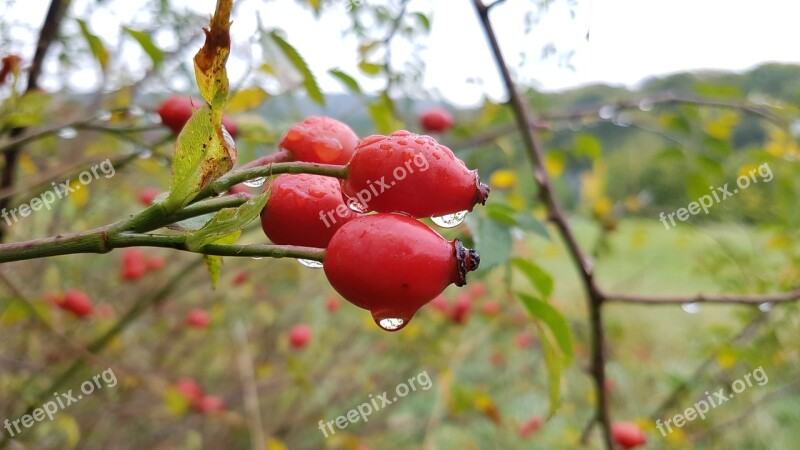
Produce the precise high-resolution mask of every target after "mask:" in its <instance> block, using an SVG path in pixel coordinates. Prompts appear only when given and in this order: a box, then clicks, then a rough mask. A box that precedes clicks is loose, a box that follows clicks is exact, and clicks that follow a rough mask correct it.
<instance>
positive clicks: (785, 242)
mask: <svg viewBox="0 0 800 450" xmlns="http://www.w3.org/2000/svg"><path fill="white" fill-rule="evenodd" d="M791 246H792V238H791V237H789V236H788V235H786V234H784V233H776V234H773V235H772V236H770V238H769V240H767V243H766V247H767V249H769V250H778V249H782V248H787V247H791Z"/></svg>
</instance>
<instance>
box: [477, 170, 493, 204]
mask: <svg viewBox="0 0 800 450" xmlns="http://www.w3.org/2000/svg"><path fill="white" fill-rule="evenodd" d="M475 185H476V186H477V187H478V190H477V191H476V192H475V204H478V203H480V204H481V205H485V204H486V199H488V198H489V192H490V191H491V189H490V188H489V186H488V185H486V184H485V183H481V178H480V177H479V176H478V172H477V171H476V172H475Z"/></svg>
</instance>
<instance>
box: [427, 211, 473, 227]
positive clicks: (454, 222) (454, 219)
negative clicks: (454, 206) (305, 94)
mask: <svg viewBox="0 0 800 450" xmlns="http://www.w3.org/2000/svg"><path fill="white" fill-rule="evenodd" d="M467 214H469V211H459V212H457V213H453V214H445V215H444V216H439V217H431V220H432V221H433V223H435V224H436V225H439V226H440V227H442V228H453V227H457V226H459V225H461V222H463V221H464V219H466V218H467Z"/></svg>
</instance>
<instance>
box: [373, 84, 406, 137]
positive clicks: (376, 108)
mask: <svg viewBox="0 0 800 450" xmlns="http://www.w3.org/2000/svg"><path fill="white" fill-rule="evenodd" d="M368 108H369V115H370V117H372V121H373V122H374V123H375V129H377V130H378V132H379V133H383V134H389V133H391V132H393V131H395V130H398V129H400V128H402V126H403V124H402V123H401V122H400V121H399V120H397V119H396V118H395V117H394V102H393V101H392V99H391V97H389V96H388V95H387V94H386V91H384V92H381V95H380V96H379V97H378V98H377V99H375V101H374V102H372V103H370V104H369V106H368Z"/></svg>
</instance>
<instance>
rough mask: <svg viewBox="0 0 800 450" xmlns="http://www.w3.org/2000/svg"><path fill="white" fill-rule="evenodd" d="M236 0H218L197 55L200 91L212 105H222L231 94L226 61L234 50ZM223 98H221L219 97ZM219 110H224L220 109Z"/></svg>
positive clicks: (195, 73) (196, 73)
mask: <svg viewBox="0 0 800 450" xmlns="http://www.w3.org/2000/svg"><path fill="white" fill-rule="evenodd" d="M232 6H233V0H217V9H216V10H215V11H214V15H213V16H212V17H211V22H210V26H209V27H208V28H206V29H203V31H204V32H205V34H206V40H205V43H204V44H203V47H202V48H201V49H200V50H199V51H198V52H197V54H196V55H195V56H194V75H195V79H196V80H197V87H198V88H200V94H202V96H203V98H204V99H206V101H207V102H208V103H210V104H212V105H214V106H215V108H214V109H215V110H216V109H217V108H216V106H219V108H220V109H221V107H222V105H223V104H224V102H225V99H226V98H227V97H228V73H227V71H226V70H225V62H226V61H227V60H228V54H229V53H230V51H231V36H230V28H231V8H232ZM220 99H221V101H220ZM219 112H220V114H221V113H222V111H219Z"/></svg>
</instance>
